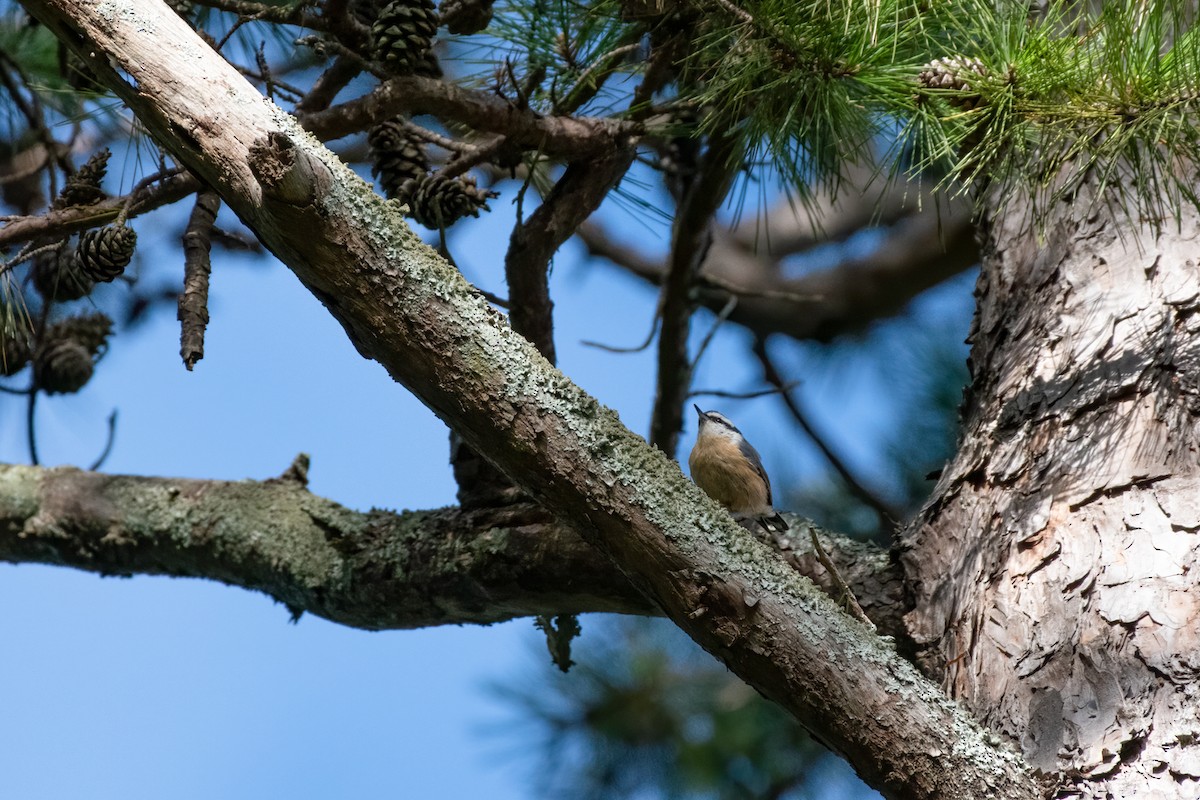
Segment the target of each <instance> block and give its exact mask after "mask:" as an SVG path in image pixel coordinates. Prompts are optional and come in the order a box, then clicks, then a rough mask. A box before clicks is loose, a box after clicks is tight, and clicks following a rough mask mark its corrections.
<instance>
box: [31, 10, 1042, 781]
mask: <svg viewBox="0 0 1200 800" xmlns="http://www.w3.org/2000/svg"><path fill="white" fill-rule="evenodd" d="M25 5H26V8H28V9H29V10H30V11H31V12H32V13H33V14H34V15H35V16H37V17H38V18H39V20H40V21H41V22H42V23H43V24H45V25H47V26H48V27H49V28H50V29H51V30H53V31H54V32H55V33H56V34H57V35H58V36H59V38H60V39H62V40H63V41H65V42H67V43H68V45H69V46H70V47H72V48H73V49H74V50H75V51H76V52H77V53H80V54H84V55H86V54H88V53H95V54H97V56H98V57H91V58H88V63H89V66H91V67H92V68H93V69H95V70H96V71H97V72H98V73H99V74H100V75H102V76H103V77H102V80H103V81H104V82H105V84H106V85H108V86H110V87H111V88H113V89H114V90H115V91H116V92H117V93H118V95H119V96H120V97H121V98H122V99H123V100H124V101H125V102H126V103H127V104H128V105H129V106H130V107H131V109H132V110H133V112H134V113H135V114H136V115H137V116H138V118H139V120H140V121H141V122H142V124H143V125H145V127H146V129H147V130H148V131H149V132H150V133H151V134H152V135H153V136H155V138H156V139H157V140H158V141H159V142H160V143H161V144H162V145H164V146H165V147H167V148H168V149H169V150H171V151H172V152H173V153H174V154H175V155H176V156H177V157H178V158H179V159H180V160H181V161H183V163H184V164H186V165H187V166H188V168H189V169H191V170H193V171H194V172H195V173H196V174H197V175H198V176H200V177H201V178H202V179H203V180H204V181H205V182H206V183H208V184H209V185H210V186H212V187H213V188H214V189H216V190H217V191H218V192H219V193H220V194H221V196H222V198H223V199H224V200H225V202H226V203H227V204H228V205H229V206H230V208H231V209H232V210H234V211H235V212H236V213H237V214H238V215H239V216H240V217H241V218H242V219H243V220H244V221H245V222H246V223H247V224H248V225H249V226H250V227H251V228H253V229H254V231H255V232H256V233H257V234H258V236H259V238H260V239H261V240H262V241H263V242H264V244H266V245H267V246H268V247H269V248H271V250H272V251H273V252H274V253H275V254H276V255H277V256H279V258H280V260H282V261H283V262H284V263H286V264H287V265H288V266H289V267H290V268H291V269H292V270H293V271H294V272H295V273H296V275H297V276H298V277H299V278H300V279H301V280H302V281H303V282H304V283H305V285H307V286H308V288H309V289H310V290H311V291H312V292H313V293H314V294H315V295H316V296H317V297H318V298H320V299H321V300H322V302H324V303H325V305H326V307H327V308H329V310H330V312H331V313H332V314H333V315H334V316H335V317H336V318H337V319H338V320H339V321H340V322H341V323H342V325H343V326H344V327H345V329H346V332H347V334H348V335H349V337H350V339H351V340H352V341H353V342H354V344H355V345H356V346H357V347H358V349H359V352H361V353H362V354H363V355H364V356H365V357H368V358H374V359H376V360H378V361H379V362H380V363H382V364H383V365H384V366H385V367H386V368H387V370H388V371H389V373H391V374H392V376H393V377H395V378H396V380H398V381H399V382H401V383H402V384H403V385H404V386H406V387H407V388H409V389H410V390H411V391H412V392H413V393H414V394H416V395H417V396H418V397H420V398H421V400H422V401H423V402H424V403H425V404H426V405H428V406H429V407H430V408H431V409H433V410H434V411H436V412H437V413H438V414H439V415H440V416H441V417H442V418H443V419H444V420H445V421H446V422H447V423H449V424H450V425H451V427H453V428H455V429H456V430H457V431H458V432H459V433H460V434H461V435H462V436H463V438H464V440H465V441H467V443H468V444H470V445H471V446H472V447H474V448H476V449H477V450H478V451H479V452H480V453H482V454H483V455H484V456H485V457H487V458H488V459H489V460H491V461H493V462H494V463H495V464H496V465H497V466H498V467H500V468H501V469H502V470H503V471H504V472H505V473H507V474H508V475H509V476H510V477H512V478H513V480H514V481H515V482H516V483H517V484H518V485H520V486H521V487H522V488H523V489H525V490H526V491H527V492H529V494H530V495H531V496H533V497H534V498H536V499H537V500H538V501H539V502H541V503H542V504H543V505H544V506H545V507H546V508H548V509H551V510H552V511H553V512H554V513H555V514H556V515H558V516H559V517H560V518H561V519H563V520H564V521H566V522H568V523H569V524H571V525H572V526H574V527H576V528H577V529H578V530H580V532H581V533H583V534H584V536H585V537H586V538H587V540H588V541H590V542H592V543H594V544H595V545H597V546H599V547H600V549H601V550H603V551H604V552H605V553H607V554H608V555H609V556H610V557H611V558H612V559H613V561H614V562H615V563H616V565H617V566H618V567H619V568H620V569H621V570H622V571H623V572H625V573H626V574H627V575H628V577H629V579H630V580H631V581H632V582H633V583H634V585H635V586H636V587H637V588H638V589H639V590H640V591H642V592H643V593H644V594H645V595H646V596H648V597H650V598H652V599H653V600H654V602H655V603H656V604H657V605H658V606H659V607H660V608H662V609H663V611H664V612H665V613H666V614H667V615H668V616H669V617H670V618H671V619H672V620H673V621H674V622H675V623H676V624H677V625H679V626H680V627H681V628H683V630H685V631H686V632H687V633H688V634H689V635H690V636H691V637H692V638H693V639H695V640H696V641H697V642H699V643H700V644H701V645H702V646H704V647H705V648H706V649H708V650H709V651H710V652H712V653H714V654H716V655H718V656H719V657H720V658H722V659H723V660H724V661H725V663H726V664H728V665H729V666H730V668H731V669H732V670H733V671H734V672H736V673H737V674H738V675H740V676H741V677H742V678H744V679H745V680H746V681H747V682H749V683H750V684H751V685H752V686H754V687H755V688H756V689H758V690H759V691H760V692H762V693H763V694H765V695H766V696H768V697H770V698H771V699H773V700H775V701H776V702H778V703H779V704H780V705H782V706H783V707H785V708H787V709H788V710H789V711H790V712H791V713H792V714H793V715H795V716H796V717H797V718H798V719H799V720H801V721H802V722H803V723H805V724H806V725H808V726H809V727H810V728H811V729H813V730H814V731H815V732H816V733H817V735H818V736H820V738H821V739H822V740H823V741H825V742H826V743H828V744H829V745H830V746H831V747H833V748H834V749H835V750H837V751H838V752H840V753H842V754H844V755H845V756H846V757H847V758H848V759H849V760H850V762H851V763H852V764H853V765H854V766H855V768H856V769H857V770H858V772H859V774H860V775H861V776H862V777H863V778H864V779H865V780H866V781H867V782H868V783H870V784H871V785H873V786H876V787H878V788H880V789H881V790H882V791H884V792H885V793H887V794H888V795H890V796H892V797H897V798H899V797H903V798H934V797H936V798H956V799H957V798H964V797H989V798H1022V800H1025V799H1026V798H1030V797H1034V796H1036V795H1037V794H1038V791H1037V787H1036V784H1035V781H1034V779H1033V777H1032V776H1031V774H1030V772H1029V769H1028V767H1027V766H1026V765H1025V764H1024V762H1023V761H1022V760H1021V759H1020V758H1019V757H1017V756H1016V755H1014V754H1013V753H1012V752H1011V751H1010V750H1009V749H1008V748H1007V747H1005V746H1003V745H1002V744H1000V743H999V742H998V741H997V740H995V738H994V737H992V736H990V735H988V734H986V733H985V732H984V731H983V730H982V729H981V728H980V727H979V726H978V724H977V723H976V722H975V721H974V720H973V719H972V718H971V717H970V716H969V715H968V714H966V713H965V712H964V711H963V710H962V709H960V708H959V707H958V706H956V705H955V704H954V703H952V702H951V701H949V700H948V699H947V698H946V696H945V695H944V694H943V693H942V692H941V691H940V690H939V689H938V688H937V687H935V686H933V685H932V684H931V683H929V682H928V681H927V680H925V679H924V678H923V677H921V675H920V674H919V673H917V671H916V670H915V668H913V666H912V665H911V664H909V663H908V662H906V661H904V660H903V659H901V658H900V657H899V656H897V655H896V653H895V652H894V651H893V650H892V649H890V648H889V647H888V646H887V645H886V644H885V643H884V642H882V641H880V640H879V639H878V638H877V637H875V636H873V635H871V634H870V633H869V632H868V631H866V629H865V628H864V627H863V626H862V625H860V624H859V623H856V622H854V621H852V620H850V618H849V617H847V616H845V615H844V614H842V613H841V612H840V611H839V610H838V609H837V607H836V606H835V605H834V604H833V602H832V601H830V600H829V599H828V598H827V597H826V596H825V595H823V594H821V593H820V591H819V590H817V589H816V588H815V587H814V586H813V585H812V584H811V583H810V582H809V581H807V580H803V579H801V578H800V577H799V576H797V575H796V574H795V572H794V571H793V570H791V569H790V568H789V567H788V566H787V565H786V564H785V563H784V562H783V561H782V560H781V559H779V558H778V557H777V556H776V555H775V554H773V553H772V552H770V551H769V550H767V549H766V548H765V546H763V545H761V544H759V543H758V542H757V541H755V540H754V539H752V538H751V537H750V536H748V535H747V534H746V532H745V531H743V530H742V529H741V528H740V527H738V526H737V525H735V524H734V523H733V521H732V520H731V519H730V518H729V516H728V514H726V513H725V512H724V510H723V509H721V508H720V507H719V506H718V505H717V504H716V503H715V502H714V501H712V500H710V499H709V498H708V497H706V496H705V495H704V493H703V492H701V491H700V490H699V489H697V488H696V487H695V486H693V485H692V484H691V483H690V482H688V481H687V480H686V479H685V478H684V477H683V475H682V473H681V472H680V470H679V467H678V465H677V464H675V463H674V462H673V461H671V460H669V459H668V458H666V457H665V456H664V455H663V454H662V453H661V452H659V451H657V450H655V449H653V448H651V447H650V446H649V445H647V444H646V442H645V441H644V440H642V439H640V438H639V437H637V436H636V435H634V434H632V433H630V432H629V431H628V430H627V429H626V428H625V427H624V426H622V425H621V423H620V421H619V420H618V419H617V417H616V415H615V414H614V413H613V412H612V411H610V410H608V409H606V408H604V407H603V406H601V405H600V404H599V403H597V402H596V401H595V400H594V399H593V398H591V397H589V396H588V395H586V394H585V393H584V392H583V391H581V390H580V389H579V388H578V387H576V386H575V385H573V384H572V383H571V382H570V381H569V380H567V379H566V378H565V377H564V376H563V375H562V374H561V373H559V372H558V371H556V370H554V369H553V368H552V367H551V366H550V365H549V364H547V363H546V361H545V360H544V359H543V358H542V357H541V356H539V355H538V354H537V352H536V350H534V348H533V347H532V346H531V345H530V344H529V343H528V342H527V341H525V340H524V339H522V338H521V337H520V336H517V335H516V334H514V333H513V332H512V330H511V329H510V328H509V327H508V324H507V322H506V321H505V320H504V318H503V317H502V316H501V315H500V314H498V313H497V312H495V311H494V310H492V309H491V308H490V307H489V306H488V305H487V303H486V302H485V301H484V300H483V298H482V297H480V296H479V294H478V293H477V292H476V291H475V290H474V289H473V288H472V287H471V286H470V285H469V284H467V283H466V281H465V280H464V279H463V278H462V277H461V275H459V274H458V272H457V271H456V270H454V269H452V268H451V267H450V266H449V265H447V264H445V263H444V262H443V261H442V260H441V259H440V258H438V257H437V255H436V254H435V253H434V252H433V251H432V250H430V249H429V248H427V247H426V246H425V245H423V244H422V243H421V241H420V240H419V239H418V238H417V237H416V236H414V235H413V234H412V232H411V231H410V230H409V229H408V228H407V226H406V225H405V223H404V220H403V217H402V216H401V214H400V213H399V210H398V207H397V205H396V204H394V203H389V202H385V201H384V200H382V199H381V198H380V197H378V196H377V195H376V194H375V193H374V192H372V191H371V189H370V187H368V186H367V185H366V184H365V183H364V182H363V181H362V180H361V179H360V178H358V177H357V176H356V175H354V173H353V172H351V171H350V170H349V169H347V168H346V167H345V165H343V164H342V163H341V162H339V161H338V160H337V158H336V157H335V156H334V155H333V154H332V153H330V152H329V151H328V150H326V149H325V148H324V147H322V146H321V145H320V144H318V143H317V142H316V141H315V140H314V139H312V137H311V136H309V135H308V134H306V133H305V132H304V131H303V130H302V129H301V128H300V126H299V125H298V124H297V123H296V121H295V120H294V119H293V118H291V117H289V116H288V115H287V114H284V113H283V112H282V111H280V110H279V109H278V108H277V107H275V106H274V105H273V104H271V103H269V102H267V101H265V100H264V99H263V98H262V97H261V96H260V95H259V94H258V93H257V92H256V91H255V90H254V89H253V87H251V86H250V85H249V83H247V82H246V80H245V79H244V78H242V77H241V76H240V75H238V74H237V73H236V71H235V70H234V69H233V68H232V67H230V66H229V65H228V64H226V63H225V62H224V61H223V60H222V59H221V58H220V57H219V56H218V55H216V54H215V53H213V52H212V51H211V49H209V48H208V47H207V46H206V45H205V44H204V43H203V42H202V41H201V40H200V39H199V38H198V37H197V36H196V35H195V34H194V33H193V32H192V31H191V29H190V28H188V26H187V25H186V24H185V23H184V22H183V21H182V20H181V19H179V18H178V17H177V16H176V15H175V14H174V13H173V12H171V11H170V10H169V9H168V8H167V6H166V5H164V4H163V3H161V2H157V0H126V1H125V2H116V0H103V2H97V1H96V0H83V1H81V0H26V3H25ZM166 42H169V43H170V47H169V48H168V47H165V46H164V45H163V43H166ZM116 70H120V72H117V71H116ZM126 75H127V76H128V78H129V81H130V82H126V80H125V77H124V76H126ZM283 140H286V141H287V142H289V143H290V145H291V149H290V150H287V149H286V148H282V147H281V146H280V143H281V142H282V141H283ZM258 143H262V145H261V146H262V147H268V148H269V150H270V151H271V152H272V153H279V154H283V153H285V152H287V153H290V155H288V156H286V157H284V158H281V159H279V163H280V164H283V163H284V162H285V161H287V160H288V159H290V160H291V163H292V166H291V167H290V169H288V170H287V172H288V173H292V174H303V175H305V176H306V182H307V183H308V184H309V186H310V191H309V192H308V193H307V195H306V197H302V196H299V195H298V193H295V192H292V191H291V190H290V188H289V187H291V186H294V185H295V184H296V183H297V182H296V181H293V180H290V179H289V178H288V175H287V174H285V175H275V176H274V177H273V180H272V183H271V186H270V187H265V186H263V185H262V184H261V183H260V182H259V180H258V178H257V177H256V171H255V170H253V169H252V168H251V165H252V163H253V162H254V157H255V156H254V154H253V153H252V152H251V151H252V148H254V147H255V146H256V145H257V144H258ZM268 143H269V146H268ZM273 166H275V165H273V164H270V165H260V168H259V169H258V170H257V174H258V175H265V174H266V171H265V169H264V168H265V167H273ZM752 601H756V602H752Z"/></svg>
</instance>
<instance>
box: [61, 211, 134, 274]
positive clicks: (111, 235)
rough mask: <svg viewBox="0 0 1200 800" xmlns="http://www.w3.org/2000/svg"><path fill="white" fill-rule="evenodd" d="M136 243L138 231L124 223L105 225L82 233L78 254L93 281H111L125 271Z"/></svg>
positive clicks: (81, 263) (78, 258)
mask: <svg viewBox="0 0 1200 800" xmlns="http://www.w3.org/2000/svg"><path fill="white" fill-rule="evenodd" d="M136 247H137V234H136V233H134V230H133V228H127V227H125V226H124V225H105V226H104V227H103V228H97V229H95V230H90V231H84V232H83V233H82V234H80V236H79V246H78V247H77V248H76V250H75V258H76V260H78V262H79V269H80V270H82V271H83V273H84V274H86V275H87V276H88V277H90V278H91V279H92V280H94V281H98V282H104V283H108V282H109V281H111V280H113V279H115V278H116V277H117V276H118V275H120V274H121V273H122V272H124V271H125V267H127V266H129V261H130V259H132V258H133V251H134V248H136Z"/></svg>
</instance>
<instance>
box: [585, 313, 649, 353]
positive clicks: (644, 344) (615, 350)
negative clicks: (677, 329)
mask: <svg viewBox="0 0 1200 800" xmlns="http://www.w3.org/2000/svg"><path fill="white" fill-rule="evenodd" d="M661 319H662V317H660V316H659V315H658V313H657V312H655V314H654V322H653V324H652V325H651V326H650V332H649V333H647V334H646V339H645V341H643V342H642V343H641V344H639V345H635V346H634V347H614V346H612V345H610V344H602V343H600V342H593V341H592V340H590V339H584V340H583V341H582V342H580V344H582V345H584V346H585V347H594V348H596V349H597V350H604V351H605V352H607V353H640V352H642V351H643V350H645V349H646V348H648V347H649V346H650V345H651V343H652V342H653V341H654V334H656V333H658V323H659V321H660V320H661Z"/></svg>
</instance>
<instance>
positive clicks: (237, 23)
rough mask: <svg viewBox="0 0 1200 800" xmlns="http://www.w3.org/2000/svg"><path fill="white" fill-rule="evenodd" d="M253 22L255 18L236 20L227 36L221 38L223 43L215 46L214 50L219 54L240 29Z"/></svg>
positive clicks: (239, 18) (248, 17)
mask: <svg viewBox="0 0 1200 800" xmlns="http://www.w3.org/2000/svg"><path fill="white" fill-rule="evenodd" d="M253 21H254V17H252V16H246V17H238V18H237V20H235V21H234V23H233V24H232V25H230V26H229V30H228V31H227V32H226V34H225V35H224V36H222V37H221V41H219V42H217V43H216V44H215V45H213V50H216V51H217V52H218V53H219V52H221V48H222V47H224V46H225V45H226V44H228V43H229V40H230V39H232V38H233V34H234V33H236V32H237V30H238V28H240V27H242V26H243V25H245V24H246V23H248V22H253Z"/></svg>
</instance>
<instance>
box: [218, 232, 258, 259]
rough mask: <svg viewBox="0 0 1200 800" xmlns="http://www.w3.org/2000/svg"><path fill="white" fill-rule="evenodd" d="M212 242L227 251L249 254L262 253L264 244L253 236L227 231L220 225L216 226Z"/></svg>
mask: <svg viewBox="0 0 1200 800" xmlns="http://www.w3.org/2000/svg"><path fill="white" fill-rule="evenodd" d="M212 240H213V243H214V244H219V245H221V246H222V247H224V248H225V249H226V250H245V251H246V252H249V253H262V252H263V246H262V242H260V241H259V240H258V239H255V238H254V237H253V236H247V235H246V234H244V233H241V232H240V231H227V230H225V229H224V228H222V227H220V226H219V225H214V226H213V229H212Z"/></svg>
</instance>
